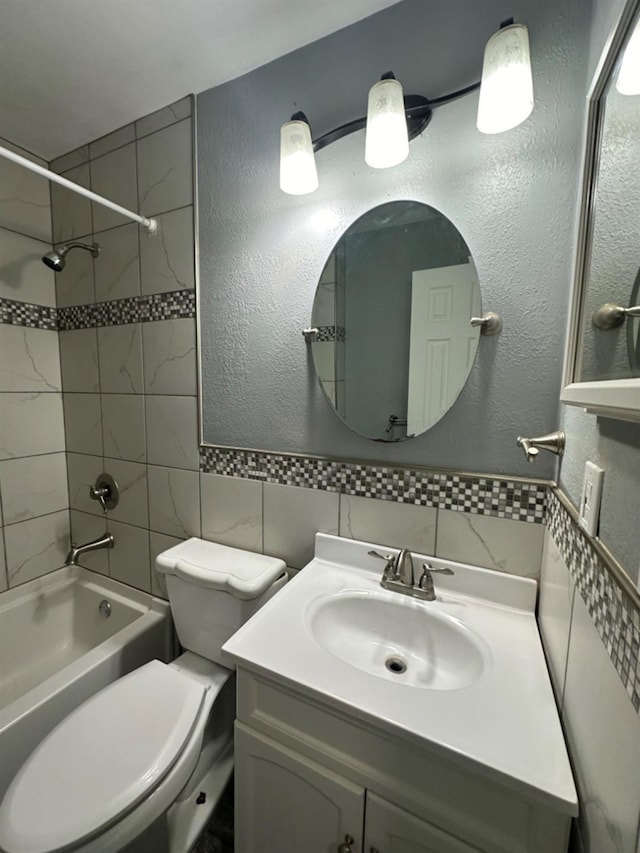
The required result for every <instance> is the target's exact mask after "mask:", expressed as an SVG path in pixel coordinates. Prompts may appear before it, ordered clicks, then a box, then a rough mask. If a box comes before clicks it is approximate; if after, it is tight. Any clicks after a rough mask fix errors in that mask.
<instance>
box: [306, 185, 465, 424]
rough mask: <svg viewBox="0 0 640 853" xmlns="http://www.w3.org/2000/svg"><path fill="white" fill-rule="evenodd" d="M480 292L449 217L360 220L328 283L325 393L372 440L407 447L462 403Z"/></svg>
mask: <svg viewBox="0 0 640 853" xmlns="http://www.w3.org/2000/svg"><path fill="white" fill-rule="evenodd" d="M479 315H480V288H479V285H478V276H477V273H476V269H475V266H474V263H473V259H472V258H471V255H470V252H469V248H468V246H467V244H466V243H465V241H464V239H463V237H462V235H461V234H460V232H459V231H458V230H457V228H456V227H455V225H453V223H451V222H450V221H449V220H448V219H447V217H446V216H443V214H442V213H440V212H439V211H437V210H435V209H434V208H433V207H429V206H428V205H426V204H421V203H420V202H416V201H393V202H389V203H388V204H383V205H380V206H379V207H375V208H373V209H372V210H370V211H368V212H367V213H365V214H364V215H363V216H361V217H360V218H359V219H357V220H356V221H355V222H354V223H353V225H351V226H350V227H349V228H348V229H347V230H346V231H345V232H344V234H343V235H342V237H341V238H340V239H339V240H338V242H337V243H336V245H335V247H334V249H333V251H332V252H331V254H330V255H329V259H328V260H327V263H326V264H325V267H324V269H323V271H322V275H321V276H320V281H319V283H318V288H317V290H316V295H315V300H314V303H313V312H312V317H311V323H312V326H313V327H314V328H315V329H316V330H317V331H316V333H315V340H314V342H313V343H312V345H311V348H312V352H313V363H314V367H315V370H316V374H317V376H318V379H319V381H320V385H321V387H322V390H323V391H324V394H325V396H326V398H327V400H328V402H329V403H330V405H331V406H332V407H333V409H334V411H335V412H336V414H337V415H338V417H339V418H340V419H341V420H342V421H344V423H345V424H346V425H347V426H349V427H350V428H351V429H353V430H354V431H355V432H357V433H358V434H359V435H362V436H364V437H365V438H371V439H374V440H376V441H401V440H403V439H407V438H414V437H415V436H417V435H420V434H421V433H423V432H425V431H426V430H428V429H429V428H430V427H432V426H433V425H434V424H435V423H436V422H437V421H439V420H440V418H441V417H442V416H443V415H444V414H445V413H446V412H447V410H448V409H449V408H450V407H451V406H452V405H453V403H454V402H455V400H456V398H457V397H458V394H459V393H460V391H461V390H462V388H463V386H464V384H465V382H466V381H467V377H468V376H469V372H470V371H471V366H472V364H473V360H474V357H475V354H476V349H477V346H478V336H479V330H478V328H477V327H472V326H471V325H470V323H469V321H470V319H471V317H474V316H476V317H477V316H479Z"/></svg>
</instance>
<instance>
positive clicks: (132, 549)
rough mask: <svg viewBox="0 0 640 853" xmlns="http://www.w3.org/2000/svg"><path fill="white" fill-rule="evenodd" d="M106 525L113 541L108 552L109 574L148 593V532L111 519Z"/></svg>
mask: <svg viewBox="0 0 640 853" xmlns="http://www.w3.org/2000/svg"><path fill="white" fill-rule="evenodd" d="M108 525H109V532H110V533H113V538H114V539H115V542H114V545H113V548H111V549H110V550H109V574H110V575H111V577H112V578H115V579H116V580H118V581H122V583H127V584H129V585H130V586H135V587H137V588H138V589H143V590H145V591H146V592H150V591H151V567H150V561H149V531H148V530H146V529H142V528H140V527H132V526H131V525H130V524H121V523H120V522H118V521H114V520H113V519H111V518H110V519H109V521H108Z"/></svg>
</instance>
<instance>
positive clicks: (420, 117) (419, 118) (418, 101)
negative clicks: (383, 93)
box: [291, 80, 480, 151]
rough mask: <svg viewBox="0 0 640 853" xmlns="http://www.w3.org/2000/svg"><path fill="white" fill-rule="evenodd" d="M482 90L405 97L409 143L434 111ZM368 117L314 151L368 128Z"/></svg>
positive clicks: (316, 144)
mask: <svg viewBox="0 0 640 853" xmlns="http://www.w3.org/2000/svg"><path fill="white" fill-rule="evenodd" d="M479 88H480V81H479V80H478V82H477V83H472V84H471V85H470V86H464V87H463V88H462V89H456V91H455V92H450V93H449V94H448V95H441V96H440V97H439V98H425V96H424V95H405V96H404V112H405V115H406V117H407V130H408V132H409V142H411V140H412V139H415V138H416V137H417V136H420V134H421V133H422V131H423V130H424V129H425V128H426V127H427V125H428V124H429V122H430V121H431V119H432V118H433V110H434V109H436V108H437V107H441V106H444V105H445V104H449V103H451V101H455V100H456V99H457V98H463V97H464V96H465V95H468V94H469V93H470V92H475V90H476V89H479ZM300 115H303V113H294V114H293V115H292V116H291V118H292V119H295V118H296V117H298V116H300ZM366 124H367V117H366V116H362V117H361V118H355V119H353V121H348V122H346V124H341V125H340V127H336V128H334V129H333V130H329V131H328V132H327V133H323V134H322V136H318V137H316V138H315V139H314V140H313V150H314V151H321V150H322V149H323V148H326V147H327V145H331V144H332V143H333V142H337V141H338V140H339V139H342V138H343V137H344V136H349V134H350V133H355V132H356V131H358V130H362V129H363V128H364V127H366Z"/></svg>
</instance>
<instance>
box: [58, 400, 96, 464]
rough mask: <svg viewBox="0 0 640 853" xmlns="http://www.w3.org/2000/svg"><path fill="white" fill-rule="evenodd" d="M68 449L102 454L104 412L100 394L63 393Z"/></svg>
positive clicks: (75, 451)
mask: <svg viewBox="0 0 640 853" xmlns="http://www.w3.org/2000/svg"><path fill="white" fill-rule="evenodd" d="M63 402H64V424H65V432H66V437H67V450H70V451H72V452H74V453H90V454H93V455H94V456H101V455H102V413H101V410H100V395H99V394H72V393H66V392H65V394H64V395H63Z"/></svg>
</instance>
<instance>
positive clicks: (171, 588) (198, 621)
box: [156, 537, 288, 668]
mask: <svg viewBox="0 0 640 853" xmlns="http://www.w3.org/2000/svg"><path fill="white" fill-rule="evenodd" d="M156 568H157V570H158V571H159V572H160V573H161V574H162V575H164V576H165V579H166V582H167V593H168V595H169V603H170V605H171V613H172V616H173V621H174V623H175V626H176V631H177V633H178V638H179V640H180V644H181V645H182V647H183V648H184V649H186V650H188V651H191V652H194V653H195V654H197V655H201V656H202V657H204V658H207V659H208V660H211V661H214V662H215V663H218V664H221V665H222V666H226V667H229V668H234V664H233V663H232V662H231V661H230V659H229V658H228V657H227V655H225V654H224V653H223V652H222V645H223V644H224V643H225V642H226V641H227V640H228V639H229V637H231V635H232V634H235V632H236V631H237V630H238V628H240V626H241V625H243V624H244V623H245V622H246V621H247V619H249V618H250V617H251V616H252V615H253V614H254V613H255V612H256V610H258V609H259V608H260V607H262V605H263V604H264V603H265V602H266V601H268V600H269V599H270V598H271V597H272V596H273V595H274V594H275V593H276V592H277V591H278V590H279V589H280V588H281V587H282V586H283V585H284V584H285V583H286V582H287V580H288V577H287V571H286V565H285V563H284V562H283V561H282V560H280V559H278V558H276V557H268V556H266V555H264V554H254V553H253V552H252V551H243V550H241V549H240V548H231V547H229V546H228V545H219V544H218V543H217V542H206V541H205V540H203V539H197V538H195V537H194V538H192V539H187V541H186V542H180V544H179V545H175V546H174V547H173V548H169V549H168V550H167V551H163V552H162V553H161V554H158V556H157V558H156Z"/></svg>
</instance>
